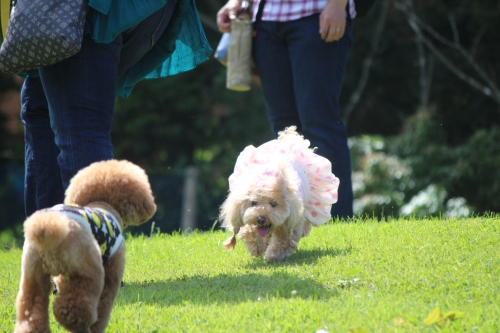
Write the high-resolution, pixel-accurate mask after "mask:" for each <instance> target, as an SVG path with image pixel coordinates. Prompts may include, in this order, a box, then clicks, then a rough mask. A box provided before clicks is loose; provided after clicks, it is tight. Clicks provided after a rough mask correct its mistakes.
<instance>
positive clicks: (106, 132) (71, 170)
mask: <svg viewBox="0 0 500 333" xmlns="http://www.w3.org/2000/svg"><path fill="white" fill-rule="evenodd" d="M168 3H169V4H170V5H172V3H175V1H169V2H168ZM167 7H168V6H166V7H165V8H162V9H161V10H159V11H158V12H156V13H154V14H152V15H151V16H150V17H148V18H147V19H146V20H144V21H143V22H141V23H139V24H138V25H137V26H136V28H135V29H138V30H135V29H131V30H130V31H129V32H128V33H130V34H131V35H130V36H135V37H133V38H132V37H130V38H128V39H127V36H129V35H128V34H120V35H119V36H118V37H117V38H116V40H115V41H113V42H111V43H107V44H102V43H96V42H94V41H93V40H91V39H90V38H88V37H85V38H84V40H83V44H82V48H81V50H80V52H79V53H77V54H76V55H74V56H72V57H70V58H68V59H66V60H63V61H61V62H59V63H57V64H54V65H52V66H48V67H44V68H40V69H39V74H40V77H39V78H35V77H29V78H27V79H26V80H25V82H24V86H23V89H22V95H21V99H22V110H21V119H22V122H23V123H24V126H25V155H26V157H25V169H26V174H25V210H26V214H27V215H28V216H29V215H31V214H32V213H33V212H35V211H36V210H39V209H42V208H47V207H51V206H53V205H55V204H58V203H61V202H62V201H63V200H64V191H65V190H66V188H67V186H68V185H69V182H70V180H71V178H72V177H73V176H74V175H75V174H76V173H77V172H78V171H79V170H80V169H81V168H84V167H86V166H88V165H89V164H91V163H93V162H97V161H102V160H108V159H111V158H113V146H112V144H111V127H112V119H113V111H114V102H115V92H116V84H117V79H118V74H119V70H121V71H123V70H126V68H124V66H125V67H130V66H132V65H133V64H134V62H136V61H137V60H138V59H140V58H141V57H142V56H144V54H145V53H147V52H148V51H149V50H150V49H151V47H152V44H153V43H154V42H155V41H156V39H157V38H158V36H159V35H161V34H162V33H163V31H164V29H165V28H166V26H167V25H168V20H169V19H170V17H171V14H172V8H173V7H172V6H170V7H168V8H170V9H169V10H167ZM134 31H135V32H134ZM124 39H127V40H126V41H125V40H124Z"/></svg>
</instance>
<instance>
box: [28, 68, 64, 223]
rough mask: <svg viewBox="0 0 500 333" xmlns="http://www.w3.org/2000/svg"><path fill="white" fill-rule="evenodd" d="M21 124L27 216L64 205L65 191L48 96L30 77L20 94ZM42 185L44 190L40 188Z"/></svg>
mask: <svg viewBox="0 0 500 333" xmlns="http://www.w3.org/2000/svg"><path fill="white" fill-rule="evenodd" d="M21 102H22V109H21V120H22V122H23V124H24V141H25V159H24V167H25V175H26V176H25V182H24V205H25V211H26V215H27V216H29V215H31V213H33V212H34V211H36V210H37V209H38V207H39V206H41V207H50V206H52V205H54V204H56V203H59V202H62V199H63V196H64V189H63V187H62V181H61V173H60V172H59V164H58V163H57V156H58V155H59V148H57V146H56V144H55V141H54V132H53V131H52V129H51V128H50V118H49V111H48V105H47V100H46V99H45V92H44V91H43V86H42V82H41V81H40V79H39V78H33V77H29V78H27V79H26V80H25V81H24V84H23V88H22V90H21ZM40 183H41V184H43V186H39V185H40Z"/></svg>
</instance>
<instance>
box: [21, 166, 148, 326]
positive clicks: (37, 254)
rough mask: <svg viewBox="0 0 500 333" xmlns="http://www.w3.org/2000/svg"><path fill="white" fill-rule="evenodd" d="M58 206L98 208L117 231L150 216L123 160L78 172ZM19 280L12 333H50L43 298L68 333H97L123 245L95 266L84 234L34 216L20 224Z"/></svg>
mask: <svg viewBox="0 0 500 333" xmlns="http://www.w3.org/2000/svg"><path fill="white" fill-rule="evenodd" d="M64 203H65V204H76V205H79V206H86V207H91V208H102V209H105V210H107V211H108V212H110V213H111V214H113V215H114V216H115V217H116V219H117V220H118V222H119V223H120V226H121V228H122V230H123V229H124V228H125V227H127V226H129V225H139V224H142V223H144V222H146V221H147V220H149V219H150V218H151V217H152V216H153V214H154V213H155V212H156V205H155V202H154V197H153V194H152V191H151V187H150V184H149V181H148V177H147V175H146V173H145V172H144V170H143V169H141V168H140V167H138V166H136V165H135V164H133V163H131V162H128V161H117V160H109V161H103V162H96V163H93V164H92V165H90V166H88V167H86V168H84V169H82V170H80V171H79V172H78V173H77V174H76V175H75V177H73V179H72V180H71V182H70V185H69V187H68V189H67V190H66V193H65V199H64ZM24 234H25V243H24V247H23V256H22V275H21V282H20V287H19V293H18V295H17V300H16V312H17V321H16V325H15V329H14V331H15V332H16V333H21V332H31V333H33V332H50V327H49V315H48V307H49V295H50V294H51V292H52V290H53V285H52V282H51V277H52V276H54V283H55V284H56V286H57V290H58V294H57V296H56V298H55V300H54V303H53V312H54V316H55V318H56V320H57V321H58V322H59V324H61V325H62V326H63V327H64V328H66V329H67V330H69V331H71V332H94V333H95V332H104V330H105V329H106V326H107V324H108V321H109V318H110V314H111V310H112V307H113V304H114V301H115V298H116V296H117V294H118V291H119V288H120V285H121V281H122V277H123V272H124V268H125V243H124V242H122V243H121V244H120V245H119V247H118V249H117V251H116V252H115V253H114V255H113V256H111V257H110V258H109V260H108V261H107V262H106V263H105V264H103V260H102V257H101V250H100V248H99V246H98V244H97V242H96V240H95V238H94V236H93V235H92V233H91V232H90V230H89V229H86V228H84V227H82V225H81V224H80V223H79V222H77V221H75V220H73V219H72V218H70V217H68V216H67V215H63V214H61V213H59V212H56V211H50V210H40V211H37V212H35V213H34V214H33V215H31V216H30V217H29V218H28V219H27V220H26V221H25V222H24Z"/></svg>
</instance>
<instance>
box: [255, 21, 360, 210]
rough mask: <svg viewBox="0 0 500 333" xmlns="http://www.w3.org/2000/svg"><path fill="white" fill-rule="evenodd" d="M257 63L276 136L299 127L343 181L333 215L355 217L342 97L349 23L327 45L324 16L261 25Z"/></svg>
mask: <svg viewBox="0 0 500 333" xmlns="http://www.w3.org/2000/svg"><path fill="white" fill-rule="evenodd" d="M254 29H255V30H256V35H255V37H254V43H253V51H252V52H253V59H254V62H255V64H256V67H257V70H258V73H259V76H260V79H261V82H262V89H263V92H264V97H265V101H266V106H267V112H268V116H269V119H270V121H271V125H272V129H273V131H274V133H275V134H277V133H278V132H279V131H282V130H283V129H284V128H285V127H288V126H292V125H295V126H297V130H298V131H299V133H301V134H302V135H304V137H305V138H306V139H308V140H309V141H310V142H311V147H317V148H318V149H317V153H318V154H319V155H321V156H324V157H325V158H327V159H328V160H330V162H331V163H332V171H333V173H334V174H335V176H337V177H338V178H339V179H340V188H339V196H338V198H339V199H338V202H337V203H336V204H334V205H333V207H332V216H334V217H342V218H347V217H351V216H352V215H353V194H352V180H351V161H350V153H349V147H348V145H347V132H346V129H345V126H344V124H343V122H342V119H341V116H340V110H339V95H340V91H341V87H342V81H343V77H344V72H345V65H346V62H347V55H348V52H349V48H350V46H351V41H352V27H351V21H350V19H348V20H347V24H346V31H345V34H344V36H343V37H342V39H340V40H339V41H337V42H333V43H326V42H325V41H323V40H322V39H321V37H320V34H319V14H316V15H312V16H308V17H305V18H302V19H299V20H294V21H289V22H269V21H258V22H256V23H255V24H254Z"/></svg>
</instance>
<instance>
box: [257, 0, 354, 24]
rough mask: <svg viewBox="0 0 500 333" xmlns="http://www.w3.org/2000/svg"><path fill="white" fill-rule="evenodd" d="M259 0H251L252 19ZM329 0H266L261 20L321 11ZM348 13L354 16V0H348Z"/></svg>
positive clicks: (293, 17)
mask: <svg viewBox="0 0 500 333" xmlns="http://www.w3.org/2000/svg"><path fill="white" fill-rule="evenodd" d="M260 1H261V0H254V1H253V20H254V21H255V17H256V16H257V10H258V8H259V4H260ZM328 1H329V0H266V3H265V5H264V11H263V12H262V21H278V22H287V21H293V20H297V19H299V18H302V17H306V16H309V15H313V14H317V13H321V11H322V10H323V8H325V6H326V4H327V3H328ZM349 15H350V16H351V18H354V17H356V10H355V8H354V0H349Z"/></svg>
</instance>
